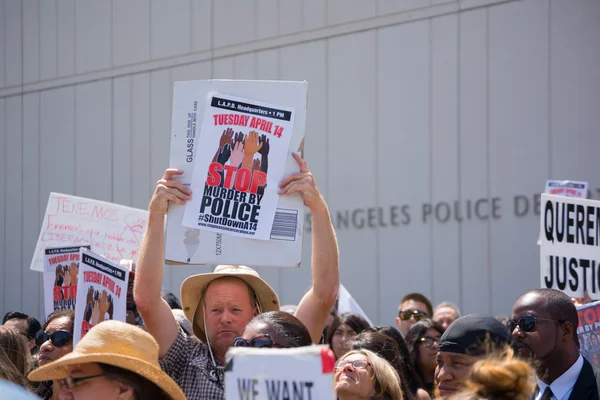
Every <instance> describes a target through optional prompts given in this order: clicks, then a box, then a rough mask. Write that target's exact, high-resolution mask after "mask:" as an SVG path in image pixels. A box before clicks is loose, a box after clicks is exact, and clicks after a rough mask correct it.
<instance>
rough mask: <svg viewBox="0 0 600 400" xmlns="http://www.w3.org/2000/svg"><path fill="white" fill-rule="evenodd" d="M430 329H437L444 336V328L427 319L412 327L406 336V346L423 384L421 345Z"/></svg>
mask: <svg viewBox="0 0 600 400" xmlns="http://www.w3.org/2000/svg"><path fill="white" fill-rule="evenodd" d="M428 329H435V330H436V331H438V332H439V333H440V335H443V334H444V328H443V327H442V325H440V323H438V322H436V321H434V320H432V319H429V318H425V319H422V320H420V321H419V322H417V323H416V324H414V325H413V326H411V328H410V329H409V330H408V332H406V336H405V337H404V339H405V340H406V346H407V347H408V351H409V352H410V361H411V363H412V365H414V368H415V372H416V373H417V375H419V379H420V380H421V382H423V383H424V382H425V375H424V374H423V371H422V370H421V368H420V367H419V362H418V361H419V343H420V341H421V338H422V337H423V336H425V333H426V332H427V330H428Z"/></svg>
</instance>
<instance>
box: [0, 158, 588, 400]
mask: <svg viewBox="0 0 600 400" xmlns="http://www.w3.org/2000/svg"><path fill="white" fill-rule="evenodd" d="M294 158H295V159H296V161H297V162H298V165H299V169H300V172H299V173H296V174H292V175H291V176H289V177H287V178H285V179H284V180H283V181H282V183H281V185H280V189H281V191H280V193H281V194H282V195H300V196H302V198H303V200H304V203H305V205H306V206H307V207H308V208H309V209H310V211H311V213H312V260H311V273H312V275H311V276H312V285H311V287H310V289H309V290H308V292H307V293H306V294H305V295H304V297H303V298H302V299H301V300H300V302H299V303H298V305H297V306H286V307H281V305H280V302H279V297H278V295H277V293H275V291H274V290H273V289H272V288H271V287H270V286H269V284H268V283H267V282H265V281H264V280H263V279H261V278H260V276H259V275H258V273H257V272H256V271H255V270H254V269H252V268H248V267H245V266H232V265H220V266H217V267H216V268H215V270H214V272H212V273H206V274H199V275H193V276H190V277H188V278H187V279H186V280H185V281H184V282H183V284H182V286H181V296H180V299H181V301H179V299H178V298H177V297H176V296H174V295H173V294H170V293H167V294H165V293H163V292H162V291H161V286H162V277H163V260H164V239H165V224H164V222H165V215H166V212H167V209H168V207H169V204H170V203H176V204H184V203H185V202H186V201H188V200H189V199H190V198H191V195H192V193H191V191H190V189H189V188H188V187H186V186H184V185H182V184H181V182H180V181H179V180H178V176H179V175H181V171H178V170H173V169H168V170H167V171H166V172H165V174H164V176H163V177H162V179H161V180H159V181H158V183H157V186H156V190H155V192H154V195H153V196H152V199H151V201H150V205H149V219H148V224H147V227H146V231H145V233H144V237H143V240H142V244H141V246H140V251H139V258H138V260H137V263H136V267H135V272H132V273H131V275H130V277H131V279H130V283H131V284H130V287H129V291H128V301H127V319H126V322H119V321H110V320H109V321H104V322H101V323H99V324H98V325H96V326H94V327H93V328H92V329H91V330H90V331H89V332H88V333H87V334H86V335H85V336H84V337H83V338H82V339H81V340H80V341H79V342H78V343H77V344H76V345H75V346H73V325H74V319H75V318H74V313H73V311H57V312H54V313H52V314H51V315H49V316H48V317H47V318H46V319H45V321H44V323H43V325H41V324H40V323H39V322H38V321H37V320H35V319H34V318H32V317H30V316H28V315H26V314H23V313H20V312H10V313H8V314H6V316H5V317H4V319H3V326H2V327H0V378H1V379H0V380H3V382H1V383H0V387H1V388H2V389H1V390H2V392H3V393H8V390H13V391H14V390H15V389H14V388H7V389H4V388H3V387H4V386H6V384H7V383H6V382H10V383H12V384H14V385H18V386H20V387H21V388H22V391H23V393H22V396H23V397H22V398H23V399H26V398H41V399H71V400H78V399H91V400H94V399H102V400H113V399H137V400H139V399H186V398H187V399H191V400H197V399H224V398H225V393H224V387H225V366H226V365H225V364H226V363H225V355H226V353H227V351H228V350H229V349H230V348H231V347H256V348H272V349H281V348H297V347H304V346H311V345H314V344H325V345H327V346H329V347H330V349H331V353H332V354H333V357H335V359H336V364H335V368H334V376H333V380H334V386H335V391H336V394H337V398H338V399H340V400H350V399H390V400H411V399H417V400H426V399H432V398H443V399H449V400H467V399H468V400H484V399H488V400H500V399H518V400H520V399H535V400H565V399H572V400H575V399H577V400H579V399H598V398H599V388H600V372H599V371H598V370H596V369H595V367H594V366H593V365H592V364H590V362H589V361H588V360H587V359H586V358H584V357H583V356H582V355H581V349H580V346H579V341H578V337H577V326H578V315H577V309H576V307H575V303H574V301H573V299H571V298H570V297H568V296H567V295H565V294H564V293H562V292H560V291H556V290H552V289H534V290H531V291H528V292H527V293H525V294H523V296H521V297H520V298H519V299H517V300H516V302H515V304H514V306H513V308H512V311H511V312H510V316H509V317H507V318H504V319H500V318H494V317H491V316H482V315H465V316H462V315H461V312H460V310H459V309H458V308H457V307H456V306H455V305H454V304H452V303H449V302H443V303H441V304H439V305H438V306H437V307H435V308H434V307H433V306H432V304H431V302H430V301H429V299H427V297H425V296H424V295H422V294H419V293H411V294H408V295H406V296H404V297H403V298H402V299H401V301H400V303H399V306H398V317H397V318H396V321H395V323H396V326H392V325H393V321H391V322H392V325H388V326H371V325H370V323H369V322H367V321H366V320H365V319H364V318H362V317H361V316H360V315H357V314H352V313H344V314H341V315H338V313H337V311H336V298H337V293H338V287H339V284H340V277H339V259H338V246H337V241H336V236H335V231H334V229H333V226H332V224H331V219H330V215H329V210H328V207H327V204H326V202H325V200H324V199H323V197H322V196H321V194H320V193H319V191H318V189H317V186H316V185H315V182H314V179H313V177H312V175H311V173H310V171H309V170H308V167H307V165H306V163H305V162H304V160H302V159H301V158H300V157H299V156H298V155H296V154H294ZM578 301H579V300H578ZM508 314H509V311H508V310H507V315H508ZM596 339H597V338H596ZM5 390H6V391H5ZM11 393H12V392H11ZM15 393H16V392H15ZM25 393H29V394H25ZM11 396H12V395H11ZM15 396H16V395H15ZM32 396H37V397H32ZM11 398H15V399H16V398H17V397H11ZM316 398H320V397H316Z"/></svg>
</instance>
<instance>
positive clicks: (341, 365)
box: [335, 360, 371, 369]
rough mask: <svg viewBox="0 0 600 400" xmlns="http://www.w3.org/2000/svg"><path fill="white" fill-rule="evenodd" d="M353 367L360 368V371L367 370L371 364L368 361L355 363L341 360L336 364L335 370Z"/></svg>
mask: <svg viewBox="0 0 600 400" xmlns="http://www.w3.org/2000/svg"><path fill="white" fill-rule="evenodd" d="M348 364H350V365H352V368H355V369H356V368H360V369H365V368H367V367H368V366H369V365H371V364H369V362H368V361H367V360H354V361H349V360H339V361H338V362H337V363H336V364H335V369H344V367H345V366H346V365H348Z"/></svg>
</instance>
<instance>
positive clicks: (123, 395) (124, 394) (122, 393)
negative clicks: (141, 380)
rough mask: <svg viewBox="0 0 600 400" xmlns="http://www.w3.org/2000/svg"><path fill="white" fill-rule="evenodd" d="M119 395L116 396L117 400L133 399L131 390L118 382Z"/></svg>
mask: <svg viewBox="0 0 600 400" xmlns="http://www.w3.org/2000/svg"><path fill="white" fill-rule="evenodd" d="M118 385H119V386H118V390H119V394H118V395H117V399H118V400H130V399H133V398H134V397H133V396H134V393H133V388H132V387H131V386H128V385H126V384H124V383H121V382H118Z"/></svg>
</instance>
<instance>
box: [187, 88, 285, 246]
mask: <svg viewBox="0 0 600 400" xmlns="http://www.w3.org/2000/svg"><path fill="white" fill-rule="evenodd" d="M293 125H294V110H293V109H292V108H289V107H285V106H281V105H273V104H266V103H262V102H258V101H255V100H249V99H242V98H238V97H233V96H226V95H222V94H213V95H211V97H210V101H209V102H208V103H207V107H206V110H205V112H204V119H203V121H202V127H201V130H200V137H199V139H198V140H199V141H198V145H197V153H196V157H195V158H196V160H195V165H194V174H193V177H192V186H191V189H192V191H193V192H194V193H195V195H194V196H192V200H191V201H189V202H188V203H187V205H186V207H185V212H184V216H183V225H185V226H187V227H189V228H194V229H200V230H208V231H211V232H218V233H225V234H228V235H234V236H241V237H247V238H253V239H260V240H269V239H270V238H271V229H272V227H273V220H274V217H275V213H276V210H277V204H278V200H279V195H278V190H279V189H278V185H279V182H280V181H281V179H282V177H283V171H284V168H285V164H286V160H287V157H288V153H289V146H290V140H291V138H292V130H293Z"/></svg>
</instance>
